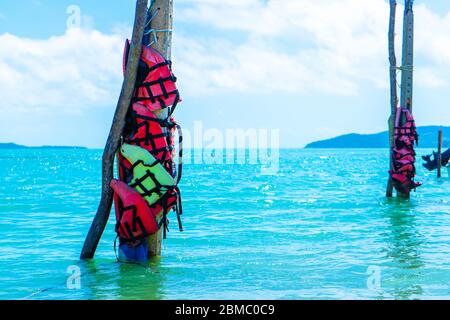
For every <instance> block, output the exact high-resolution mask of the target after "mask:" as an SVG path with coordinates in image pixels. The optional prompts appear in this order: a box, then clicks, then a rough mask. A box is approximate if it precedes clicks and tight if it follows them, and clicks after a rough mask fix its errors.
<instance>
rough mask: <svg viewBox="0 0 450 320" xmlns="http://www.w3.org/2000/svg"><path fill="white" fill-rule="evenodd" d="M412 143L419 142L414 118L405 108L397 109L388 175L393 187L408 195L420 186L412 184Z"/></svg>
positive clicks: (413, 169) (413, 175) (413, 173)
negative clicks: (390, 166) (390, 165)
mask: <svg viewBox="0 0 450 320" xmlns="http://www.w3.org/2000/svg"><path fill="white" fill-rule="evenodd" d="M402 120H403V121H402ZM414 142H415V143H416V144H418V142H419V135H418V134H417V131H416V125H415V122H414V118H413V116H412V114H411V112H410V111H409V110H408V109H407V108H398V109H397V114H396V118H395V127H394V141H393V149H392V164H393V168H392V170H390V172H389V173H390V175H391V178H392V181H393V184H394V187H395V188H396V189H397V190H398V191H400V192H402V193H409V192H410V191H411V190H413V189H414V190H415V189H416V188H417V187H418V186H420V185H421V184H420V183H419V182H414V177H415V175H416V168H415V166H414V162H415V155H416V153H415V151H414Z"/></svg>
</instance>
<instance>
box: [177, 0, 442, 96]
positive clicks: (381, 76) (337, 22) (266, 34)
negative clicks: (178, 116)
mask: <svg viewBox="0 0 450 320" xmlns="http://www.w3.org/2000/svg"><path fill="white" fill-rule="evenodd" d="M184 3H185V4H186V3H189V4H190V6H189V7H188V8H183V9H180V11H179V12H177V14H176V18H177V19H181V20H182V21H183V22H189V23H194V24H195V23H197V24H199V26H201V27H202V28H208V31H207V32H206V35H203V37H202V39H201V40H199V37H197V35H196V36H195V39H194V35H183V36H180V35H179V34H178V33H175V44H174V46H175V50H174V54H175V59H176V60H177V61H176V62H177V68H178V70H179V73H180V79H185V81H184V80H180V81H181V82H180V83H181V84H182V85H183V87H184V88H185V89H186V90H187V91H188V92H194V93H197V92H200V91H202V92H204V91H205V88H208V89H209V90H210V91H211V92H215V91H218V90H222V91H254V92H258V91H280V90H281V91H288V92H300V93H301V92H310V91H311V90H312V91H316V92H321V93H323V92H325V93H330V94H339V95H349V94H356V93H357V92H358V89H360V88H361V86H364V85H371V86H376V87H382V88H385V87H387V85H388V78H387V77H388V69H387V63H388V61H387V27H388V14H389V8H388V4H387V3H386V2H385V1H384V0H365V1H361V0H342V1H335V0H321V1H317V0H269V1H265V2H262V1H258V0H239V1H238V0H233V1H221V0H192V1H184ZM402 11H403V7H402V6H400V5H399V6H398V10H397V12H398V19H397V30H398V31H397V34H399V35H401V27H402V26H401V24H402V14H403V12H402ZM416 21H417V22H416V23H417V28H416V30H417V31H416V39H415V40H416V57H417V60H416V63H417V62H418V61H422V60H424V61H425V62H426V65H425V66H422V68H420V67H418V68H417V71H418V73H417V76H425V77H426V79H420V78H419V80H418V81H417V84H418V85H424V86H427V87H435V86H442V85H446V84H447V82H446V81H444V80H443V79H445V75H446V74H448V72H449V71H450V41H449V34H450V32H449V31H450V13H449V14H447V15H446V16H445V17H440V16H438V15H436V14H434V13H433V12H432V11H430V10H429V9H428V8H427V7H426V6H424V5H419V6H417V8H416ZM211 29H212V30H213V31H212V32H211V31H210V30H211ZM178 31H179V32H180V33H182V30H178ZM215 32H216V33H217V32H227V33H234V34H235V35H237V37H235V38H236V39H237V40H228V42H224V41H218V40H217V35H216V34H214V33H215ZM228 38H229V37H228ZM242 38H243V40H242ZM400 42H401V37H400V36H399V37H397V45H398V47H399V48H400V47H401V43H400ZM397 55H398V61H401V59H400V51H398V53H397ZM416 79H417V78H416Z"/></svg>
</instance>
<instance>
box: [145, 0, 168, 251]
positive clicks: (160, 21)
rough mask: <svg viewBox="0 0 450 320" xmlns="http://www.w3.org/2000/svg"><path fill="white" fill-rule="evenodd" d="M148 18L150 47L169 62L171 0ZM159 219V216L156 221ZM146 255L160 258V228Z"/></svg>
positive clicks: (161, 0)
mask: <svg viewBox="0 0 450 320" xmlns="http://www.w3.org/2000/svg"><path fill="white" fill-rule="evenodd" d="M149 16H150V17H154V18H153V20H152V21H151V23H150V26H149V28H148V29H151V30H154V32H155V35H156V40H157V41H156V42H154V43H153V44H152V47H153V48H154V49H156V50H158V51H159V52H160V53H161V54H162V55H163V56H164V57H165V58H166V59H168V60H170V58H171V53H172V32H171V30H172V28H173V0H153V2H152V5H151V8H150V10H149ZM153 40H154V37H152V36H150V37H148V40H146V41H153ZM168 112H169V110H168V109H167V108H166V109H162V110H158V111H155V115H156V117H158V118H160V119H166V118H167V116H168ZM160 218H161V215H160V216H159V217H158V219H160ZM147 241H148V253H149V256H150V257H156V256H161V251H162V250H161V248H162V228H161V229H160V230H159V231H158V232H156V233H154V234H152V235H151V236H150V237H149V238H148V240H147Z"/></svg>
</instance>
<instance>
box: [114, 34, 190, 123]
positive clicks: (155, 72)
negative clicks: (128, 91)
mask: <svg viewBox="0 0 450 320" xmlns="http://www.w3.org/2000/svg"><path fill="white" fill-rule="evenodd" d="M129 50H130V41H129V40H127V41H126V42H125V50H124V55H123V70H124V73H125V70H126V64H127V61H128V52H129ZM171 65H172V63H171V62H170V61H169V60H166V59H165V58H164V57H163V56H162V55H161V54H160V53H159V52H158V51H156V50H155V49H153V48H151V47H147V46H143V47H142V53H141V58H140V61H139V66H138V72H137V79H136V84H135V90H134V93H133V101H139V102H141V103H142V104H144V105H145V106H146V107H148V108H149V109H150V110H152V111H154V110H159V109H164V108H167V107H169V106H171V108H170V111H169V115H170V114H172V113H173V111H174V110H175V107H176V105H177V104H178V102H180V101H181V97H180V94H179V92H178V90H177V87H176V85H175V82H176V81H177V79H176V77H175V76H174V75H173V73H172V70H171Z"/></svg>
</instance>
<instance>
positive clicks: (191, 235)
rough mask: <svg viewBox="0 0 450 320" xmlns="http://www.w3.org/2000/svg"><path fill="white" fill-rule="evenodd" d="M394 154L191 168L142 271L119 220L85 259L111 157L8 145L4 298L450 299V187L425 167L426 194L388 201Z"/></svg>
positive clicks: (339, 154) (317, 155) (296, 156)
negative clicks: (154, 254)
mask: <svg viewBox="0 0 450 320" xmlns="http://www.w3.org/2000/svg"><path fill="white" fill-rule="evenodd" d="M427 151H428V150H427ZM424 153H425V150H419V154H424ZM386 154H387V151H386V150H282V151H281V163H280V169H279V172H278V173H277V174H276V175H261V174H260V172H261V171H260V168H259V167H258V166H254V165H230V164H224V165H186V166H185V167H184V175H183V180H182V182H181V189H182V192H183V200H184V201H183V204H184V215H183V222H184V227H185V232H183V233H179V232H178V230H177V226H176V219H175V218H174V217H173V218H172V224H171V232H170V233H169V234H168V239H167V240H166V241H165V242H164V247H163V257H162V258H161V259H155V260H153V261H151V262H150V263H149V264H148V265H145V266H143V265H131V264H123V263H118V262H116V258H115V255H114V250H113V240H114V218H113V216H112V217H111V218H112V219H110V221H109V224H108V226H107V229H106V231H105V233H104V235H103V238H102V241H101V242H100V245H99V248H98V250H97V254H96V257H95V259H94V260H92V261H88V262H80V261H79V260H78V256H79V253H80V250H81V247H82V244H83V241H84V237H85V235H86V233H87V230H88V228H89V226H90V223H91V221H92V218H93V215H94V213H95V211H96V208H97V204H98V200H99V197H100V189H99V186H100V167H101V150H1V153H0V182H1V183H0V215H1V217H0V234H1V237H0V299H21V298H27V299H179V298H187V299H222V298H224V299H314V298H325V299H344V298H350V299H364V298H370V299H380V298H388V299H393V298H396V299H414V298H423V299H427V298H450V196H449V192H448V191H449V188H450V179H449V178H448V176H447V173H446V172H444V178H442V179H441V180H437V179H436V178H435V173H429V172H427V171H425V170H423V169H422V168H420V166H418V167H419V168H418V176H419V177H418V179H417V180H419V181H422V182H423V183H424V186H423V187H421V188H420V189H418V191H417V193H414V194H412V197H411V199H410V200H400V199H396V198H394V199H386V198H385V197H384V189H385V184H386V178H387V173H386V162H387V155H386ZM72 265H75V266H76V267H79V268H80V271H81V278H80V288H79V289H76V288H75V289H69V288H68V287H67V285H66V283H67V279H68V276H69V273H68V268H70V266H72ZM76 267H75V268H76ZM69 270H72V269H69ZM69 287H70V286H69Z"/></svg>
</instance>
